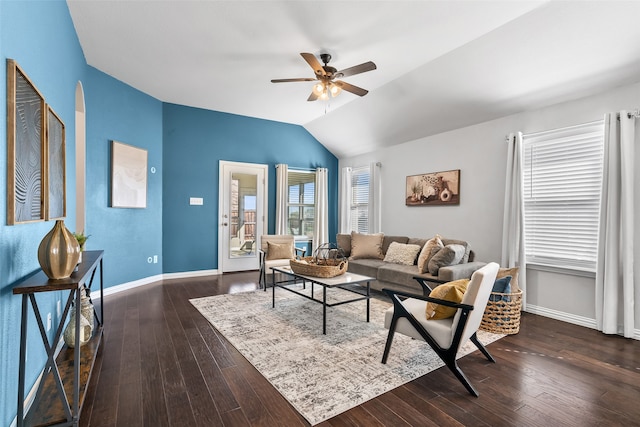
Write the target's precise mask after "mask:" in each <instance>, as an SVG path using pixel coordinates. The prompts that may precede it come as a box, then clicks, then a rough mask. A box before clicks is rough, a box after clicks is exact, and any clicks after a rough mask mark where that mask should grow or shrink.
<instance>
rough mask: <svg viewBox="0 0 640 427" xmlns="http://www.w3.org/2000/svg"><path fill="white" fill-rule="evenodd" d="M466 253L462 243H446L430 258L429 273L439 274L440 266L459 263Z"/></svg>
mask: <svg viewBox="0 0 640 427" xmlns="http://www.w3.org/2000/svg"><path fill="white" fill-rule="evenodd" d="M436 249H437V247H436V248H434V250H433V251H432V253H433V252H434V251H435V250H436ZM464 253H465V248H464V246H462V245H446V246H445V247H444V248H442V249H440V250H439V251H437V252H436V253H435V254H434V255H433V256H432V257H431V259H430V260H429V264H428V266H429V273H431V274H433V275H434V276H437V275H438V271H439V270H440V267H446V266H449V265H455V264H459V263H460V260H461V259H462V257H463V256H464Z"/></svg>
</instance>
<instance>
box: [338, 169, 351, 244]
mask: <svg viewBox="0 0 640 427" xmlns="http://www.w3.org/2000/svg"><path fill="white" fill-rule="evenodd" d="M352 170H353V169H351V168H350V167H348V166H347V167H344V168H342V177H341V181H340V206H339V208H340V224H338V227H339V228H338V229H339V230H340V233H344V234H348V233H351V196H352V195H351V172H352Z"/></svg>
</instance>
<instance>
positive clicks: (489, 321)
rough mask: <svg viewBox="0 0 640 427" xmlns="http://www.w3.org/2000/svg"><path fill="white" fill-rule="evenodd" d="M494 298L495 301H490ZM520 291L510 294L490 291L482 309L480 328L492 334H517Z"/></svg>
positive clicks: (520, 307) (520, 304) (520, 300)
mask: <svg viewBox="0 0 640 427" xmlns="http://www.w3.org/2000/svg"><path fill="white" fill-rule="evenodd" d="M492 299H494V300H495V301H491V300H492ZM521 311H522V291H521V290H519V291H518V292H515V293H512V294H501V293H498V292H492V293H491V297H490V298H489V301H488V302H487V308H486V309H485V310H484V315H483V316H482V322H481V323H480V329H484V330H485V331H487V332H493V333H494V334H508V335H510V334H517V333H518V332H519V331H520V313H521Z"/></svg>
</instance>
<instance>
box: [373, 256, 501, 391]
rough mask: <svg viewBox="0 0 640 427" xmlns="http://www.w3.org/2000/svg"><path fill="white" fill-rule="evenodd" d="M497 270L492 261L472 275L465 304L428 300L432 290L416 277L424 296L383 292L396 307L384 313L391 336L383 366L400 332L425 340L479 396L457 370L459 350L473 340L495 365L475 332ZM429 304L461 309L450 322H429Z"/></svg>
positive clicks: (386, 346)
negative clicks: (396, 335)
mask: <svg viewBox="0 0 640 427" xmlns="http://www.w3.org/2000/svg"><path fill="white" fill-rule="evenodd" d="M498 268H499V265H498V264H497V263H495V262H492V263H489V264H487V265H485V266H484V267H482V268H480V269H479V270H476V271H475V272H474V273H473V275H472V276H471V281H470V282H469V284H468V285H467V290H466V291H465V293H464V296H463V298H462V302H461V303H459V304H458V303H453V302H450V301H445V300H441V299H436V298H432V297H429V296H428V295H429V293H431V288H430V287H429V286H428V285H427V282H426V281H425V280H424V279H421V278H418V277H416V280H418V282H419V283H420V285H421V286H422V288H423V293H424V295H414V294H410V293H407V292H401V291H394V290H391V289H384V292H385V293H386V294H387V295H389V297H391V301H393V307H391V308H389V310H387V312H386V313H385V321H384V326H385V328H388V329H389V335H388V336H387V343H386V345H385V348H384V354H383V356H382V363H387V358H388V356H389V350H390V349H391V343H392V341H393V335H394V333H396V332H398V333H401V334H403V335H407V336H410V337H412V338H416V339H420V340H424V341H426V342H427V344H429V345H430V346H431V348H433V350H434V351H435V352H436V353H437V354H438V356H439V357H440V358H441V359H442V360H443V361H444V362H445V364H446V365H447V367H448V368H449V369H450V370H451V372H453V374H454V375H455V376H456V377H457V378H458V380H459V381H460V382H461V383H462V384H463V385H464V386H465V387H466V389H467V390H468V391H469V393H471V394H472V395H474V396H476V397H477V396H478V392H477V391H476V389H475V388H473V386H472V385H471V384H470V383H469V380H468V379H467V377H466V376H465V375H464V373H463V372H462V371H461V370H460V368H459V367H458V363H457V361H456V355H457V354H458V350H459V349H460V347H462V345H464V344H465V343H466V342H467V340H471V342H473V343H474V344H475V345H476V347H478V349H479V350H480V351H481V352H482V354H484V356H485V357H486V358H487V359H488V360H489V361H491V362H494V363H495V360H494V359H493V357H492V356H491V354H489V352H488V351H487V349H486V348H485V347H484V346H483V345H482V344H481V343H480V341H478V337H477V336H476V332H477V330H478V328H479V327H480V322H481V321H482V315H483V313H484V310H485V307H486V306H487V301H488V300H489V295H490V294H491V290H492V289H493V283H494V282H495V280H496V275H497V274H498ZM401 298H403V299H401ZM404 298H406V299H404ZM429 301H430V302H434V303H437V304H442V305H446V306H448V307H454V308H457V309H458V310H457V312H456V314H455V315H454V316H453V317H451V318H448V319H441V320H427V313H426V312H427V310H426V305H427V302H429Z"/></svg>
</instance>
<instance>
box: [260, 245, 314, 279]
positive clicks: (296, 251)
mask: <svg viewBox="0 0 640 427" xmlns="http://www.w3.org/2000/svg"><path fill="white" fill-rule="evenodd" d="M269 243H275V244H277V245H289V246H290V247H291V254H292V256H291V257H289V258H276V259H269ZM305 252H306V250H305V249H301V248H296V247H295V240H294V238H293V236H292V235H290V234H265V235H262V236H260V250H259V254H260V279H259V284H260V286H262V287H264V289H265V290H266V289H267V274H273V270H271V267H286V266H288V265H289V261H290V260H291V259H293V258H295V256H301V257H302V256H304V254H305Z"/></svg>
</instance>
